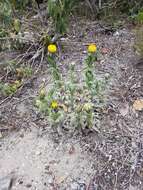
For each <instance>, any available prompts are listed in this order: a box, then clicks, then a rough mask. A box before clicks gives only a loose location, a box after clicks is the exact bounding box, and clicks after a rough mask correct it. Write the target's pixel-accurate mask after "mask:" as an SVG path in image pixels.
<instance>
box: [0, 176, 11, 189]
mask: <svg viewBox="0 0 143 190" xmlns="http://www.w3.org/2000/svg"><path fill="white" fill-rule="evenodd" d="M12 182H13V179H12V177H10V176H6V177H3V178H0V190H10V188H11V187H12Z"/></svg>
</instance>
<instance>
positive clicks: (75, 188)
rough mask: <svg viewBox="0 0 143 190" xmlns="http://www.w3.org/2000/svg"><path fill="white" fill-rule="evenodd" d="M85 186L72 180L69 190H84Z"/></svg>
mask: <svg viewBox="0 0 143 190" xmlns="http://www.w3.org/2000/svg"><path fill="white" fill-rule="evenodd" d="M86 188H87V187H86V185H85V184H84V183H78V182H74V183H72V184H71V187H70V190H86Z"/></svg>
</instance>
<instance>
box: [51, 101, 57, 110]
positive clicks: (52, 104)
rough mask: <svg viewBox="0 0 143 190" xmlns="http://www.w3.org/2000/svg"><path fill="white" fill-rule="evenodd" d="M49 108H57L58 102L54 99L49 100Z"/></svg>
mask: <svg viewBox="0 0 143 190" xmlns="http://www.w3.org/2000/svg"><path fill="white" fill-rule="evenodd" d="M51 108H53V109H57V108H58V102H57V101H55V100H53V101H52V102H51Z"/></svg>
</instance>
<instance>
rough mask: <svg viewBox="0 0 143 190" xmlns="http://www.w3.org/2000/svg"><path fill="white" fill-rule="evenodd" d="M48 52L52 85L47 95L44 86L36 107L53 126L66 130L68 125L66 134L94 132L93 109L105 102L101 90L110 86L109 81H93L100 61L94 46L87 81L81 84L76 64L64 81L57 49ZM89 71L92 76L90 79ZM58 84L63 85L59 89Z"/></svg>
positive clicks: (49, 47)
mask: <svg viewBox="0 0 143 190" xmlns="http://www.w3.org/2000/svg"><path fill="white" fill-rule="evenodd" d="M48 52H49V54H48V63H49V69H50V71H51V74H52V76H53V77H52V78H53V83H52V85H51V87H49V89H48V90H47V91H46V88H45V87H44V84H43V85H41V87H40V91H39V95H38V97H37V98H36V102H35V104H36V106H37V107H38V109H39V110H40V112H42V113H44V114H45V115H46V116H47V117H48V121H49V124H50V126H56V127H61V126H65V123H66V128H67V130H70V129H71V128H72V129H76V128H82V129H84V128H85V127H88V128H91V127H92V126H93V125H94V121H95V114H94V109H96V108H97V107H98V106H100V102H101V99H102V98H103V97H102V91H101V90H103V89H104V88H103V86H104V87H105V84H106V82H107V81H106V80H97V79H96V78H95V77H94V65H95V62H96V60H97V48H96V46H95V45H94V44H92V45H90V46H89V47H88V54H87V57H86V60H85V65H84V67H85V68H84V71H85V72H84V78H83V82H82V83H80V84H78V80H77V76H76V69H75V66H76V65H75V63H74V62H73V63H71V64H70V65H69V72H68V77H67V78H66V81H65V80H64V78H63V76H62V75H61V73H60V70H59V66H58V64H57V57H56V52H57V48H56V46H55V45H52V46H51V45H50V46H48ZM53 69H54V72H56V75H55V73H54V72H53ZM89 71H90V76H89V75H88V74H89ZM59 81H60V85H57V82H58V83H59ZM95 100H96V104H95ZM98 100H100V101H98ZM102 106H103V105H102Z"/></svg>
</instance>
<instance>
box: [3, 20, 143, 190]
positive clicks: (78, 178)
mask: <svg viewBox="0 0 143 190" xmlns="http://www.w3.org/2000/svg"><path fill="white" fill-rule="evenodd" d="M71 25H72V27H71V29H70V30H69V32H68V34H67V36H65V37H64V38H62V39H61V43H62V44H63V46H64V47H66V48H65V50H64V53H62V58H61V60H60V63H61V68H62V70H63V72H65V73H66V65H68V64H70V63H71V62H73V61H74V62H75V63H76V65H77V70H78V72H79V73H80V72H82V70H80V68H81V62H82V60H83V58H84V56H85V51H86V47H87V44H89V43H91V42H92V43H93V42H94V43H96V44H97V45H98V47H99V49H100V52H101V56H100V60H99V61H98V63H97V64H96V68H97V73H96V74H97V75H98V76H102V75H103V74H106V73H107V74H108V75H110V82H109V84H108V86H107V88H108V92H107V94H106V99H107V107H108V109H107V111H106V113H104V114H103V115H102V116H99V118H97V123H96V126H94V127H93V129H92V130H91V131H87V132H85V133H81V132H79V131H76V132H74V134H72V133H70V134H67V133H65V132H64V131H62V132H61V133H60V134H57V133H56V132H55V131H54V130H53V129H51V128H50V127H49V126H48V125H47V121H46V118H44V117H42V116H41V115H40V114H39V113H38V111H37V110H36V108H35V107H34V103H33V101H34V97H35V96H36V95H37V92H38V90H39V86H40V84H41V82H42V80H43V78H44V80H46V83H47V88H48V85H49V84H50V79H49V75H48V70H45V69H43V70H42V71H40V72H39V74H38V75H36V77H35V78H34V79H33V80H32V81H31V82H30V83H28V84H27V85H26V86H25V87H24V88H23V89H22V90H21V91H20V92H18V93H17V94H16V95H15V96H14V97H11V98H10V99H6V100H1V102H0V190H4V189H5V190H6V189H12V190H26V189H30V190H142V189H143V152H142V151H143V144H142V143H143V112H142V111H140V112H138V111H135V110H134V109H133V102H134V101H135V100H136V99H137V98H139V99H140V98H142V96H143V94H142V91H143V86H142V84H143V83H142V69H141V68H142V65H143V64H140V66H138V65H137V64H136V63H137V55H136V53H135V50H134V48H133V47H134V39H135V36H134V31H133V28H132V27H131V26H124V27H122V28H120V29H117V30H116V31H110V32H107V31H105V29H104V28H102V27H101V25H99V22H88V21H85V20H80V21H74V22H73V23H72V24H71ZM42 64H43V65H44V64H45V63H44V62H43V63H42ZM43 67H44V68H45V66H43ZM8 186H9V188H8Z"/></svg>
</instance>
